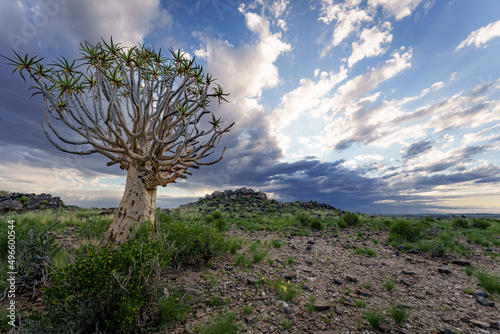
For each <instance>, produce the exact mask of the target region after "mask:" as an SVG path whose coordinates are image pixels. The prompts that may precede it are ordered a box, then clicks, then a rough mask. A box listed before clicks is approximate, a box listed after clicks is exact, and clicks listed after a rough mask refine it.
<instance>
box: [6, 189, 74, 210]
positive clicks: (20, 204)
mask: <svg viewBox="0 0 500 334" xmlns="http://www.w3.org/2000/svg"><path fill="white" fill-rule="evenodd" d="M64 206H65V205H64V203H63V201H62V200H61V199H60V198H59V197H52V195H50V194H40V195H36V194H22V193H13V194H10V195H9V194H6V195H4V196H1V197H0V214H5V213H7V212H11V211H17V212H25V211H38V210H43V209H55V208H62V207H64Z"/></svg>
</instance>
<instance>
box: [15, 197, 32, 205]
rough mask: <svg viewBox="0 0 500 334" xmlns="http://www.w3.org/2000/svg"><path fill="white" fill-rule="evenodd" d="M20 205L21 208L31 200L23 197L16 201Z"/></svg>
mask: <svg viewBox="0 0 500 334" xmlns="http://www.w3.org/2000/svg"><path fill="white" fill-rule="evenodd" d="M18 200H19V201H20V202H21V203H22V204H23V206H24V205H26V204H28V203H29V202H30V201H31V198H29V197H28V196H23V197H21V198H20V199H18Z"/></svg>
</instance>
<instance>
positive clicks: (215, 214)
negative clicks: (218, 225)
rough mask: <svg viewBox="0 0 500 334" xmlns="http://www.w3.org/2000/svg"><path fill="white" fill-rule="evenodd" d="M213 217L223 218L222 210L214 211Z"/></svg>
mask: <svg viewBox="0 0 500 334" xmlns="http://www.w3.org/2000/svg"><path fill="white" fill-rule="evenodd" d="M212 217H214V219H221V218H222V212H220V211H214V212H212Z"/></svg>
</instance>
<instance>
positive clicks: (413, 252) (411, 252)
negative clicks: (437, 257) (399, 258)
mask: <svg viewBox="0 0 500 334" xmlns="http://www.w3.org/2000/svg"><path fill="white" fill-rule="evenodd" d="M408 253H410V254H423V253H424V252H422V251H421V250H420V249H410V250H409V251H408Z"/></svg>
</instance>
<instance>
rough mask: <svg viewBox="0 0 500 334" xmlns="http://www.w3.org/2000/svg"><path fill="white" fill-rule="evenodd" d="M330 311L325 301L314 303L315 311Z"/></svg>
mask: <svg viewBox="0 0 500 334" xmlns="http://www.w3.org/2000/svg"><path fill="white" fill-rule="evenodd" d="M329 309H330V305H328V304H327V303H326V302H325V301H322V300H316V301H315V302H314V310H316V311H318V312H323V311H328V310H329Z"/></svg>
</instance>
